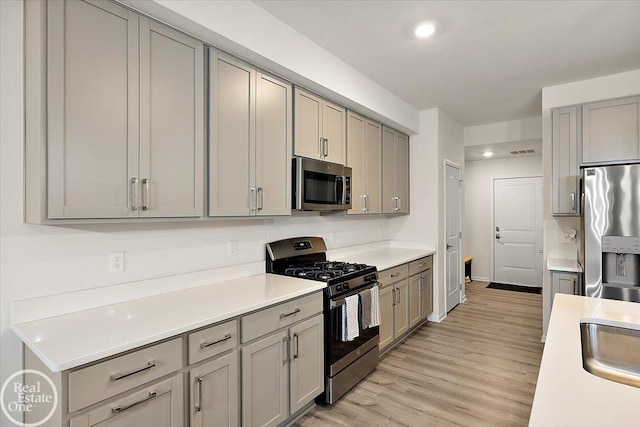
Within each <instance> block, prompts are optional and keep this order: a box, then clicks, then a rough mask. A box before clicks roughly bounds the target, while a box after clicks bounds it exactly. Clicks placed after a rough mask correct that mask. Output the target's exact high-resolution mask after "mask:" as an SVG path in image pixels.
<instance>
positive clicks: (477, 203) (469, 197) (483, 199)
mask: <svg viewBox="0 0 640 427" xmlns="http://www.w3.org/2000/svg"><path fill="white" fill-rule="evenodd" d="M464 175H465V180H464V187H465V209H464V236H465V253H464V255H465V256H466V255H470V256H473V263H472V272H471V273H472V275H473V279H474V280H486V281H489V280H491V279H492V277H493V276H492V274H493V257H492V250H493V239H494V232H493V180H494V179H495V178H516V177H527V176H542V156H526V157H520V158H512V159H491V160H475V161H471V162H466V163H465V170H464Z"/></svg>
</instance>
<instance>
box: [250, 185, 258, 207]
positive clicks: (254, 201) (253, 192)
mask: <svg viewBox="0 0 640 427" xmlns="http://www.w3.org/2000/svg"><path fill="white" fill-rule="evenodd" d="M250 190H251V194H250V195H249V198H250V200H249V205H250V207H249V210H250V211H251V212H255V211H257V210H258V195H257V192H258V188H257V187H251V188H250Z"/></svg>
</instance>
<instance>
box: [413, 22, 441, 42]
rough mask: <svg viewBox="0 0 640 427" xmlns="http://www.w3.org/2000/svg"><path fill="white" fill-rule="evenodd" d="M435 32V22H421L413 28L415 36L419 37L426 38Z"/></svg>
mask: <svg viewBox="0 0 640 427" xmlns="http://www.w3.org/2000/svg"><path fill="white" fill-rule="evenodd" d="M435 32H436V23H435V22H423V23H422V24H419V25H418V26H417V27H416V29H415V30H413V34H415V36H416V37H417V38H419V39H426V38H427V37H431V36H432V35H433V33H435Z"/></svg>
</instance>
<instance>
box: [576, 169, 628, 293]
mask: <svg viewBox="0 0 640 427" xmlns="http://www.w3.org/2000/svg"><path fill="white" fill-rule="evenodd" d="M582 182H583V188H584V211H583V212H584V218H583V220H584V223H583V226H584V243H583V254H584V293H585V295H586V296H590V297H596V298H610V299H617V300H623V301H635V302H640V165H622V166H603V167H594V168H585V169H583V172H582Z"/></svg>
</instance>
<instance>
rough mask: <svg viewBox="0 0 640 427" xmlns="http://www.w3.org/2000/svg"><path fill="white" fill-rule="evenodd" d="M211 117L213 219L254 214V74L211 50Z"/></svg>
mask: <svg viewBox="0 0 640 427" xmlns="http://www.w3.org/2000/svg"><path fill="white" fill-rule="evenodd" d="M209 59H210V72H211V79H210V89H209V90H210V93H209V99H210V101H209V103H210V113H209V114H210V116H209V215H211V216H247V215H251V214H253V213H254V211H255V200H256V196H257V195H256V191H255V189H253V190H252V187H253V186H254V182H255V177H254V176H253V170H254V168H252V167H251V163H250V160H251V156H252V154H251V153H253V152H254V150H255V135H254V123H253V122H254V120H255V115H254V104H255V97H254V92H255V90H254V85H255V79H254V77H255V76H254V71H253V69H252V68H251V67H250V66H249V65H247V64H244V63H242V62H240V61H236V60H235V59H233V58H230V57H227V56H225V55H223V54H219V53H218V54H217V53H216V52H215V51H213V50H212V51H211V54H210V55H209Z"/></svg>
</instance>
